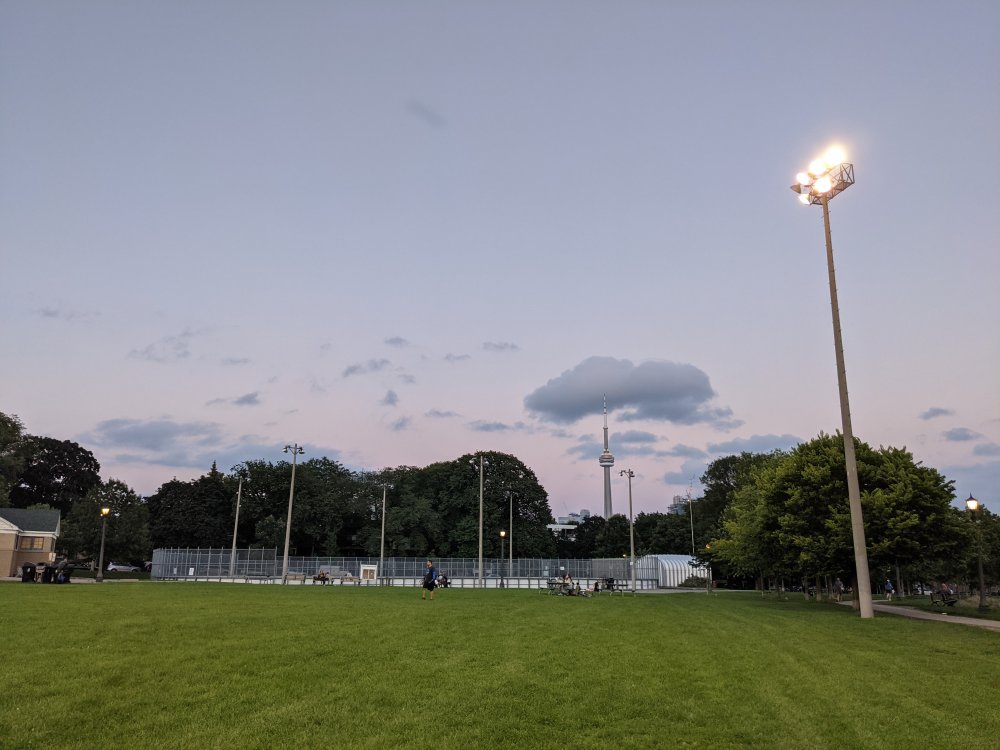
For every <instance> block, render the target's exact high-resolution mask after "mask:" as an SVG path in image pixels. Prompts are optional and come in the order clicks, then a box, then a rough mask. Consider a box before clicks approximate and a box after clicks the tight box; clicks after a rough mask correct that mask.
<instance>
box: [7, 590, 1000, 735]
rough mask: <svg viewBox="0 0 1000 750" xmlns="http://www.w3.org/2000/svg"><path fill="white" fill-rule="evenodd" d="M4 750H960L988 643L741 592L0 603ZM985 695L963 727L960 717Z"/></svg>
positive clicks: (171, 594)
mask: <svg viewBox="0 0 1000 750" xmlns="http://www.w3.org/2000/svg"><path fill="white" fill-rule="evenodd" d="M0 598H2V601H3V603H4V606H3V607H2V608H0V609H2V613H0V627H2V630H0V632H2V633H3V634H4V638H3V640H4V652H5V665H4V670H3V672H4V674H5V677H7V680H5V685H6V687H5V690H4V692H3V693H2V695H0V747H3V748H43V747H44V748H229V747H237V746H239V747H253V748H257V747H259V748H265V747H305V748H312V747H315V748H339V747H351V748H428V749H431V748H433V749H435V750H436V749H438V748H473V747H477V748H478V747H481V748H514V747H518V748H525V747H538V748H606V747H622V748H659V747H667V748H672V747H713V748H720V747H776V748H784V747H787V748H802V747H810V748H846V747H859V748H862V747H880V748H882V747H889V748H892V747H900V748H912V747H931V746H933V747H942V748H948V747H956V748H958V747H968V746H987V747H988V746H990V745H989V743H990V742H994V741H995V740H996V738H997V737H1000V716H998V711H997V709H995V708H994V707H993V705H992V702H990V701H988V700H987V698H986V696H991V695H997V694H998V691H1000V684H998V680H1000V636H998V635H997V634H995V633H991V632H984V631H979V630H975V629H971V628H964V627H961V626H956V625H949V624H943V623H934V622H917V621H910V620H904V619H902V618H891V617H878V618H876V619H875V620H869V621H861V620H859V619H858V618H857V616H856V615H855V614H854V613H853V612H851V611H850V610H848V609H846V608H842V607H837V606H833V605H817V604H807V603H804V602H798V601H789V602H775V601H770V600H767V601H765V600H761V598H760V597H759V596H758V595H752V594H729V593H721V594H713V595H705V594H701V593H692V594H678V595H665V596H637V597H624V598H623V597H614V598H611V597H608V596H604V597H595V598H593V599H579V600H578V599H574V598H566V597H551V596H545V595H541V594H539V593H537V592H530V591H517V590H514V591H473V590H457V589H452V590H444V591H439V592H438V594H437V596H436V598H435V600H434V601H433V602H429V601H421V599H420V593H419V590H418V589H373V588H354V587H339V586H338V587H326V588H324V587H318V586H290V587H280V586H244V585H234V584H192V583H115V584H105V585H103V586H96V585H88V586H83V585H81V586H23V585H16V584H11V585H4V586H2V587H0ZM969 696H980V698H981V699H982V700H984V701H986V703H988V704H989V705H985V706H983V710H982V712H980V713H979V715H978V717H977V721H963V720H961V719H960V717H962V716H965V715H967V708H966V704H967V698H968V697H969Z"/></svg>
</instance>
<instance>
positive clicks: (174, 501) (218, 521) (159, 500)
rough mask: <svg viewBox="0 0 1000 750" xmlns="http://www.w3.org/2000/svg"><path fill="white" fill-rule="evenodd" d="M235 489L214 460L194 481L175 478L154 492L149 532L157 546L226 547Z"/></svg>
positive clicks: (154, 544)
mask: <svg viewBox="0 0 1000 750" xmlns="http://www.w3.org/2000/svg"><path fill="white" fill-rule="evenodd" d="M233 500H234V498H233V493H232V492H231V488H230V487H229V485H228V484H227V482H226V479H225V477H224V476H223V475H222V473H220V472H219V470H218V469H217V468H216V466H215V464H214V463H213V464H212V468H211V469H210V470H209V472H208V474H205V475H203V476H201V477H199V478H198V479H195V480H193V481H190V482H181V481H178V480H177V479H173V480H171V481H169V482H167V483H166V484H163V485H161V486H160V488H159V489H158V490H157V491H156V492H155V493H154V494H153V495H152V496H150V498H149V500H148V501H147V503H148V507H149V513H150V524H149V533H150V537H151V539H152V543H153V546H154V547H168V548H169V547H223V546H227V544H228V542H229V541H230V539H231V538H232V537H231V535H232V513H233V505H234V503H233Z"/></svg>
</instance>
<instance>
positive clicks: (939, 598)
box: [931, 591, 958, 607]
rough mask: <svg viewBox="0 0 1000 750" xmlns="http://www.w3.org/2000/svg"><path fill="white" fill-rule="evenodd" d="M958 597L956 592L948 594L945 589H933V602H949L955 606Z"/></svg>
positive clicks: (950, 605)
mask: <svg viewBox="0 0 1000 750" xmlns="http://www.w3.org/2000/svg"><path fill="white" fill-rule="evenodd" d="M956 602H958V598H957V597H956V596H955V595H954V594H948V593H945V592H944V591H932V592H931V604H947V605H948V606H949V607H954V606H955V604H956Z"/></svg>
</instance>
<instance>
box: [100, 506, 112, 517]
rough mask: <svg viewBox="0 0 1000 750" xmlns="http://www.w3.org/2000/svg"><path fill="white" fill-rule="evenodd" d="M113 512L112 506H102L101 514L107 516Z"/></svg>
mask: <svg viewBox="0 0 1000 750" xmlns="http://www.w3.org/2000/svg"><path fill="white" fill-rule="evenodd" d="M110 514H111V508H101V515H102V516H104V517H107V516H108V515H110Z"/></svg>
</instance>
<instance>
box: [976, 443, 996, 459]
mask: <svg viewBox="0 0 1000 750" xmlns="http://www.w3.org/2000/svg"><path fill="white" fill-rule="evenodd" d="M972 453H973V454H974V455H976V456H1000V445H997V444H996V443H983V444H982V445H977V446H976V447H975V448H973V449H972Z"/></svg>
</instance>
